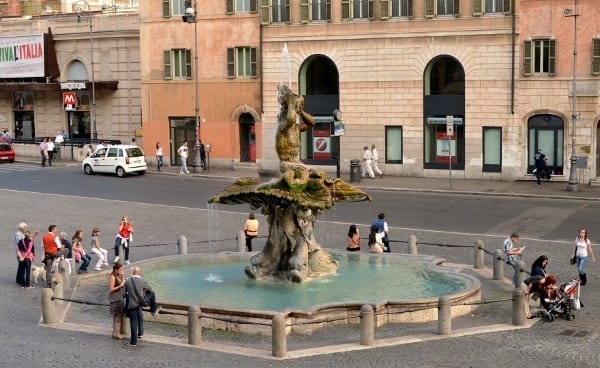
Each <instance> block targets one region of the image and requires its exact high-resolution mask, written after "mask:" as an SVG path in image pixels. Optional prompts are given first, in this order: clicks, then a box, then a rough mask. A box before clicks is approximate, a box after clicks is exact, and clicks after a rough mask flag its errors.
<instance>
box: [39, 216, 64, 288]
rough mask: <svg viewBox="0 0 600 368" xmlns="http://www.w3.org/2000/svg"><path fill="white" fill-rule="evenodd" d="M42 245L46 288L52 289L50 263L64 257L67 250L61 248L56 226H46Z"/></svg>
mask: <svg viewBox="0 0 600 368" xmlns="http://www.w3.org/2000/svg"><path fill="white" fill-rule="evenodd" d="M42 243H43V244H44V261H43V263H44V265H45V266H46V287H52V282H51V280H52V263H53V262H54V260H55V259H56V258H59V257H64V256H65V255H66V254H67V251H68V250H67V249H66V248H64V247H63V246H62V243H61V242H60V238H59V237H58V235H56V225H50V226H48V232H47V233H46V234H44V236H43V237H42Z"/></svg>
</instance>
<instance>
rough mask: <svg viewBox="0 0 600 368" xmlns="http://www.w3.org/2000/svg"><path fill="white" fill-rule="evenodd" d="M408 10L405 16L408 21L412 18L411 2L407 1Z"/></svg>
mask: <svg viewBox="0 0 600 368" xmlns="http://www.w3.org/2000/svg"><path fill="white" fill-rule="evenodd" d="M407 5H408V9H407V14H406V15H407V16H408V18H409V19H412V18H413V0H408V3H407Z"/></svg>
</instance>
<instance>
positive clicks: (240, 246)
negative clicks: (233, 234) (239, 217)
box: [237, 230, 247, 252]
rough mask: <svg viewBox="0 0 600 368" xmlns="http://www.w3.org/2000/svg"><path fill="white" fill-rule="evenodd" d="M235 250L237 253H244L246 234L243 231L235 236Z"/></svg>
mask: <svg viewBox="0 0 600 368" xmlns="http://www.w3.org/2000/svg"><path fill="white" fill-rule="evenodd" d="M237 250H238V252H245V251H246V250H247V249H246V233H245V232H244V230H240V231H238V235H237Z"/></svg>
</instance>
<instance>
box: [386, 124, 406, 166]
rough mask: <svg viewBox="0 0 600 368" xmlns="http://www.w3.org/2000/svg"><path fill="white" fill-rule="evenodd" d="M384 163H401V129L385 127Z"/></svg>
mask: <svg viewBox="0 0 600 368" xmlns="http://www.w3.org/2000/svg"><path fill="white" fill-rule="evenodd" d="M385 163H386V164H401V163H402V127H401V126H386V127H385Z"/></svg>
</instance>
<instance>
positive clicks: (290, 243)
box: [209, 84, 371, 283]
mask: <svg viewBox="0 0 600 368" xmlns="http://www.w3.org/2000/svg"><path fill="white" fill-rule="evenodd" d="M278 102H279V105H280V110H279V113H278V115H277V133H276V143H275V148H276V151H277V155H278V157H279V160H280V168H279V171H280V174H281V175H280V177H279V178H278V179H277V178H276V179H273V180H271V181H269V182H266V183H260V182H259V181H258V179H256V178H242V179H240V180H238V181H237V182H236V183H234V184H233V185H231V186H229V187H227V188H226V189H225V191H224V192H222V193H219V194H217V195H216V196H214V197H212V198H211V199H210V200H209V202H210V203H225V204H241V203H248V204H250V207H251V208H252V209H258V208H260V209H261V211H262V213H263V214H264V215H266V216H267V222H268V228H269V233H268V237H267V241H266V243H265V246H264V247H263V249H262V251H260V252H259V253H258V254H256V255H254V256H253V257H252V258H251V260H250V263H251V264H250V266H248V267H246V270H245V271H246V275H247V276H248V277H249V278H251V279H257V280H261V279H271V278H284V279H288V280H290V281H292V282H296V283H300V282H303V281H304V280H306V279H307V278H309V277H318V276H322V275H327V274H330V273H334V272H335V271H336V270H337V267H338V262H337V261H336V260H335V259H334V258H333V257H332V256H331V254H329V253H328V252H326V251H324V250H323V249H322V248H321V246H320V245H319V243H318V242H317V240H316V239H315V236H314V232H313V229H314V224H315V220H316V217H317V216H318V215H319V214H320V213H322V212H323V211H325V210H327V209H329V208H331V207H332V206H333V205H334V204H335V202H337V201H353V202H359V201H367V200H369V201H370V200H371V198H370V197H369V195H367V194H366V193H365V192H363V191H362V190H360V189H358V188H356V187H354V186H352V185H350V184H348V183H346V182H345V181H343V180H342V179H329V178H327V176H326V175H325V173H324V172H321V171H317V170H314V169H312V168H311V167H309V166H307V165H304V164H303V163H301V162H300V133H301V132H303V131H306V130H307V129H310V127H312V126H314V125H315V120H314V118H313V117H312V116H311V115H310V114H308V113H307V112H305V111H304V99H303V97H302V96H299V95H297V94H295V93H293V92H292V91H291V90H290V89H289V87H288V86H286V85H285V84H280V85H279V87H278Z"/></svg>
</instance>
